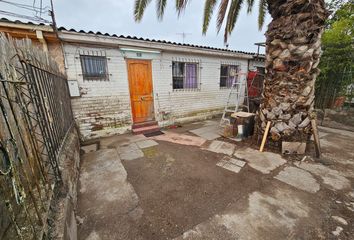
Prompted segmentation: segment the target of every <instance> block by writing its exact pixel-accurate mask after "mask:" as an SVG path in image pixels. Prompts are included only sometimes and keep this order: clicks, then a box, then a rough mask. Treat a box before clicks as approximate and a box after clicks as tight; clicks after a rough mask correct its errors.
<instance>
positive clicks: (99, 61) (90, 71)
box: [80, 55, 109, 81]
mask: <svg viewBox="0 0 354 240" xmlns="http://www.w3.org/2000/svg"><path fill="white" fill-rule="evenodd" d="M80 61H81V68H82V76H83V79H84V80H101V81H108V80H109V78H108V70H107V58H106V57H104V56H90V55H80Z"/></svg>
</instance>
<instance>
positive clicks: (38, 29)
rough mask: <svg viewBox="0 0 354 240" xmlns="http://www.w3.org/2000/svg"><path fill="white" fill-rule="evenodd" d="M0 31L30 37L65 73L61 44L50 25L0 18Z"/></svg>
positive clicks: (17, 36)
mask: <svg viewBox="0 0 354 240" xmlns="http://www.w3.org/2000/svg"><path fill="white" fill-rule="evenodd" d="M0 32H3V33H5V34H7V35H10V36H11V37H13V38H18V39H23V38H28V39H30V40H31V41H32V43H33V44H34V45H36V46H37V47H39V48H41V49H43V50H44V51H45V52H48V53H49V54H50V55H51V56H52V57H53V59H54V60H55V61H56V63H57V64H58V67H59V69H60V71H61V72H63V73H65V68H64V55H63V49H62V45H61V42H60V40H59V39H58V37H57V35H56V34H55V32H54V31H53V28H52V26H49V25H45V24H35V23H32V22H21V21H11V20H9V19H6V18H0Z"/></svg>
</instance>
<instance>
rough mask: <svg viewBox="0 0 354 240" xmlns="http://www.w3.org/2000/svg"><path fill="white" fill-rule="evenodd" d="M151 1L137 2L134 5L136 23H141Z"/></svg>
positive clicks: (136, 0) (140, 0)
mask: <svg viewBox="0 0 354 240" xmlns="http://www.w3.org/2000/svg"><path fill="white" fill-rule="evenodd" d="M150 2H151V0H135V5H134V18H135V21H137V22H140V21H141V19H142V18H143V15H144V11H145V9H146V7H147V5H148V4H149V3H150Z"/></svg>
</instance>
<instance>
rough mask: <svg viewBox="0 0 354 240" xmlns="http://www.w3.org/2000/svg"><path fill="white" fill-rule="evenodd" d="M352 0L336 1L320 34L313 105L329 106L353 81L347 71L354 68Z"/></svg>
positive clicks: (353, 10)
mask: <svg viewBox="0 0 354 240" xmlns="http://www.w3.org/2000/svg"><path fill="white" fill-rule="evenodd" d="M353 44H354V3H353V2H352V1H349V2H346V3H345V2H342V3H341V4H338V5H337V8H336V10H335V11H334V12H333V13H332V16H331V18H330V19H329V20H328V21H327V27H326V30H325V32H324V34H323V37H322V49H323V53H322V57H321V62H320V65H319V66H320V69H321V75H320V77H319V79H318V81H317V82H316V106H317V107H319V108H327V107H331V105H332V104H333V102H334V100H335V98H336V97H337V96H339V95H345V93H346V88H347V86H348V85H349V84H350V83H354V82H353V79H352V76H350V72H352V71H353V69H354V61H353V50H354V49H353Z"/></svg>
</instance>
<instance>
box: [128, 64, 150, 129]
mask: <svg viewBox="0 0 354 240" xmlns="http://www.w3.org/2000/svg"><path fill="white" fill-rule="evenodd" d="M127 65H128V79H129V89H130V101H131V106H132V114H133V122H134V123H141V122H147V121H152V120H154V98H153V93H152V74H151V61H147V60H127Z"/></svg>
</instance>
